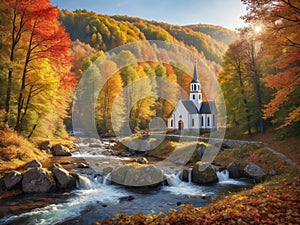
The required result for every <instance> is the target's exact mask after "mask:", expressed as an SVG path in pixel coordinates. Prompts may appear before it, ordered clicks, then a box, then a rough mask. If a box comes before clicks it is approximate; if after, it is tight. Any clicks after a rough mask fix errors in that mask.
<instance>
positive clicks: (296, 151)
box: [225, 128, 300, 165]
mask: <svg viewBox="0 0 300 225" xmlns="http://www.w3.org/2000/svg"><path fill="white" fill-rule="evenodd" d="M236 133H238V132H234V133H233V132H227V133H226V135H225V138H228V139H241V140H248V141H261V142H264V143H266V144H267V146H268V147H270V148H272V149H274V150H276V151H278V152H281V153H283V154H285V155H286V156H288V157H289V158H290V159H292V160H293V161H294V162H295V163H297V164H298V165H300V138H299V136H294V137H293V136H289V137H285V138H282V137H280V138H279V137H278V136H279V134H280V132H278V131H274V130H272V129H271V128H269V129H268V130H267V132H266V133H265V134H261V133H256V134H253V135H252V136H251V137H248V135H243V134H239V137H238V138H237V137H236Z"/></svg>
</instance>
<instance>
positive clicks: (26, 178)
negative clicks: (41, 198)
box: [22, 168, 55, 193]
mask: <svg viewBox="0 0 300 225" xmlns="http://www.w3.org/2000/svg"><path fill="white" fill-rule="evenodd" d="M54 187H55V181H54V179H53V177H52V174H51V172H50V171H47V170H45V169H42V168H32V169H30V170H28V171H27V172H25V173H24V175H23V180H22V189H23V191H24V192H25V193H41V192H48V191H50V190H51V189H52V188H54Z"/></svg>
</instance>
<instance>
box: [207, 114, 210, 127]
mask: <svg viewBox="0 0 300 225" xmlns="http://www.w3.org/2000/svg"><path fill="white" fill-rule="evenodd" d="M207 126H208V127H209V126H210V117H209V116H208V117H207Z"/></svg>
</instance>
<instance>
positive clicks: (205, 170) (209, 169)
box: [192, 162, 218, 184]
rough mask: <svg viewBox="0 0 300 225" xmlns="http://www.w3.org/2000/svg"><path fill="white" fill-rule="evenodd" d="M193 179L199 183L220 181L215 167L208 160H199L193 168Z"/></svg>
mask: <svg viewBox="0 0 300 225" xmlns="http://www.w3.org/2000/svg"><path fill="white" fill-rule="evenodd" d="M192 181H193V182H194V183H197V184H208V183H214V182H218V176H217V174H216V171H215V169H214V167H213V166H212V165H211V164H210V163H208V162H197V163H196V164H195V165H194V167H193V170H192Z"/></svg>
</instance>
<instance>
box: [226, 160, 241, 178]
mask: <svg viewBox="0 0 300 225" xmlns="http://www.w3.org/2000/svg"><path fill="white" fill-rule="evenodd" d="M227 170H228V173H229V177H230V178H239V177H241V172H240V170H239V168H238V166H237V165H236V163H235V162H231V163H230V164H229V165H228V167H227Z"/></svg>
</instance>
